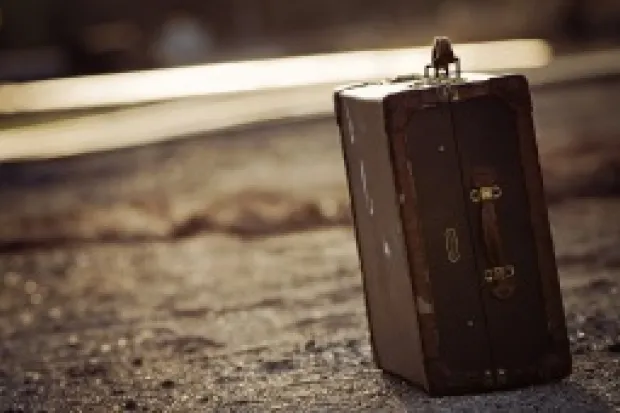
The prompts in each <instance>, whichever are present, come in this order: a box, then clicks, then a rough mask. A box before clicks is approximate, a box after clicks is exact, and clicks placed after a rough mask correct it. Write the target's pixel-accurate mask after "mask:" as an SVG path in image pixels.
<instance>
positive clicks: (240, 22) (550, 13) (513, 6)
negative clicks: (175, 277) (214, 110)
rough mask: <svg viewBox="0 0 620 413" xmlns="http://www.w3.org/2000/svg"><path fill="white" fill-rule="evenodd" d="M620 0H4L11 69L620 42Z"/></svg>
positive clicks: (5, 73) (10, 72)
mask: <svg viewBox="0 0 620 413" xmlns="http://www.w3.org/2000/svg"><path fill="white" fill-rule="evenodd" d="M619 22H620V3H619V2H618V1H617V0H596V1H589V0H546V1H537V0H417V1H411V0H385V1H381V2H377V1H373V0H339V1H328V0H297V1H282V0H209V1H200V0H175V1H170V0H148V1H144V0H140V1H137V0H136V1H132V2H127V1H123V0H2V1H1V2H0V80H13V81H17V80H33V79H42V78H49V77H60V76H72V75H80V74H94V73H109V72H119V71H128V70H137V69H148V68H160V67H170V66H177V65H186V64H195V63H207V62H220V61H227V60H244V59H249V58H257V57H265V56H271V57H273V56H284V55H304V54H314V53H324V52H335V51H346V50H357V49H376V48H396V47H405V46H413V45H426V44H427V43H428V42H429V38H431V37H432V36H434V35H437V34H438V33H441V34H442V35H447V36H450V37H451V38H452V39H453V40H454V41H456V42H464V41H481V40H494V39H504V38H515V37H516V38H519V37H535V38H544V39H547V40H549V41H551V42H552V43H553V45H554V48H556V49H558V50H568V51H570V50H572V51H574V50H583V49H592V48H602V47H606V46H609V45H610V44H617V43H618V41H619V39H620V24H619Z"/></svg>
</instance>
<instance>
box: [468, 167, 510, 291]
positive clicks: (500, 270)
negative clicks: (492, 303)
mask: <svg viewBox="0 0 620 413" xmlns="http://www.w3.org/2000/svg"><path fill="white" fill-rule="evenodd" d="M502 192H503V191H502V189H501V187H500V186H499V185H498V184H497V180H496V178H495V174H494V173H493V172H492V171H490V170H483V171H478V173H475V174H474V189H472V191H471V200H472V201H473V202H474V203H476V204H478V205H479V206H480V209H479V211H480V221H479V223H480V226H481V234H482V240H481V241H482V246H483V254H484V257H485V262H486V268H485V270H484V279H485V282H486V283H487V284H488V285H490V288H491V292H492V294H493V295H494V296H496V297H497V298H500V299H506V298H508V297H510V296H511V295H512V294H513V293H514V291H515V288H516V283H515V280H514V277H515V268H514V266H513V265H510V264H508V263H507V260H506V257H505V254H504V246H503V242H502V235H501V231H500V225H499V216H498V213H497V209H496V203H497V201H498V200H499V199H500V198H501V196H502Z"/></svg>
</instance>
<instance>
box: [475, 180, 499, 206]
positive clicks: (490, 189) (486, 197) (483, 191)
mask: <svg viewBox="0 0 620 413" xmlns="http://www.w3.org/2000/svg"><path fill="white" fill-rule="evenodd" d="M501 196H502V188H500V187H499V186H498V185H493V186H482V187H480V188H474V189H472V190H471V191H470V193H469V198H470V199H471V201H472V202H473V203H475V204H477V203H479V202H484V201H495V200H496V199H499V198H501Z"/></svg>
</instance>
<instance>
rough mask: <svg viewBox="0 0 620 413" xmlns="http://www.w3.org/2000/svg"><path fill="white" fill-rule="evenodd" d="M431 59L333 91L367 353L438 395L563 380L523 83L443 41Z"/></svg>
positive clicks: (562, 334)
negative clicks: (482, 69) (465, 57)
mask: <svg viewBox="0 0 620 413" xmlns="http://www.w3.org/2000/svg"><path fill="white" fill-rule="evenodd" d="M431 61H432V63H431V64H430V65H428V66H427V67H426V68H425V73H424V74H423V75H422V74H421V75H411V76H402V77H398V78H395V79H389V80H385V81H379V82H375V83H364V84H358V85H351V86H346V87H342V88H339V89H337V90H336V91H335V96H334V97H335V110H336V115H337V121H338V125H339V128H340V136H341V144H342V150H343V156H344V163H345V169H346V172H347V181H348V187H349V192H350V198H351V207H352V212H353V218H354V224H355V235H356V241H357V247H358V253H359V257H360V265H361V269H362V275H363V286H364V295H365V303H366V310H367V316H368V322H369V329H370V337H371V345H372V349H373V356H374V360H375V362H376V364H377V365H378V366H379V367H380V368H381V369H383V370H384V371H387V372H389V373H392V374H394V375H396V376H400V377H402V378H404V379H405V380H406V381H409V382H411V383H413V384H415V385H418V386H420V387H422V388H423V389H425V390H426V391H427V392H428V393H429V394H431V395H433V396H442V395H459V394H466V393H478V392H488V391H493V390H499V389H509V388H518V387H523V386H528V385H533V384H542V383H546V382H551V381H557V380H560V379H562V378H564V377H566V376H568V375H569V374H570V372H571V368H572V367H571V355H570V348H569V341H568V336H567V331H566V323H565V316H564V308H563V304H562V298H561V293H560V287H559V282H558V274H557V267H556V262H555V255H554V250H553V244H552V239H551V233H550V226H549V220H548V216H547V208H546V204H545V199H544V193H543V183H542V178H541V170H540V165H539V158H538V149H537V145H536V137H535V131H534V125H533V119H532V103H531V98H530V93H529V86H528V83H527V80H526V79H525V77H523V76H521V75H500V76H492V75H481V74H462V73H461V71H460V62H459V59H458V58H457V57H456V56H455V55H454V53H453V52H452V46H451V45H450V43H449V40H447V39H446V38H439V39H436V41H435V46H434V47H433V51H432V56H431ZM453 67H455V68H456V70H455V71H452V70H451V68H453Z"/></svg>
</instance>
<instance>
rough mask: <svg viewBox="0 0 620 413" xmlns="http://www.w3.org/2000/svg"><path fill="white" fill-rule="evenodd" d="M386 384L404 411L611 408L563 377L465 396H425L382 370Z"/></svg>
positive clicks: (582, 387)
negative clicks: (526, 385)
mask: <svg viewBox="0 0 620 413" xmlns="http://www.w3.org/2000/svg"><path fill="white" fill-rule="evenodd" d="M383 378H384V380H385V384H386V388H387V390H388V391H389V392H391V393H392V395H393V396H394V397H396V398H397V399H399V400H400V401H401V402H402V407H403V411H406V412H419V411H425V412H426V411H429V412H435V411H437V412H474V411H475V412H479V411H484V412H514V411H519V412H529V411H536V412H539V411H544V412H546V411H571V412H572V411H574V412H601V413H602V412H611V411H613V408H612V407H611V406H609V405H608V403H607V402H606V401H604V400H602V399H601V398H600V397H598V396H597V395H594V394H592V393H591V392H589V391H588V390H587V389H586V388H585V387H584V386H582V385H580V384H577V383H574V382H568V381H563V382H560V383H554V384H547V385H540V386H533V387H528V388H524V389H518V390H509V391H497V392H492V393H486V394H472V395H466V396H447V397H437V398H434V397H429V396H428V395H427V394H426V393H425V392H424V391H422V390H421V389H418V388H415V387H412V386H410V385H409V384H407V383H406V382H404V381H403V380H402V379H400V378H398V377H395V376H392V375H390V374H389V373H384V374H383Z"/></svg>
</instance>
